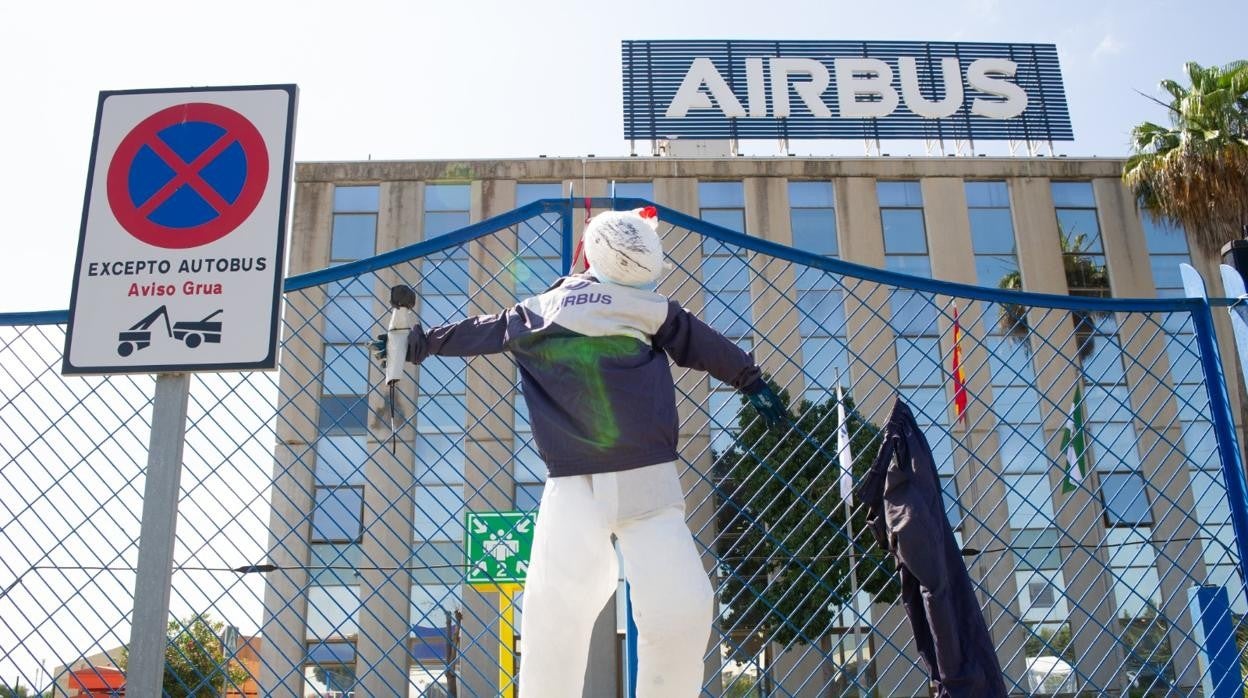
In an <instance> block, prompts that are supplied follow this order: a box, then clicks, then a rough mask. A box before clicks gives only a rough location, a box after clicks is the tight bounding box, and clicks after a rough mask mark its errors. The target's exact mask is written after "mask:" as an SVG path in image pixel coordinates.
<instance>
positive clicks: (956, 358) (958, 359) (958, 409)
mask: <svg viewBox="0 0 1248 698" xmlns="http://www.w3.org/2000/svg"><path fill="white" fill-rule="evenodd" d="M949 372H950V373H952V374H953V412H954V415H955V416H956V417H957V418H958V419H959V420H963V419H966V373H965V372H964V371H963V370H962V325H961V323H959V322H958V304H957V303H954V304H953V361H952V362H951V364H950V366H949Z"/></svg>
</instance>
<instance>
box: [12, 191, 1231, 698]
mask: <svg viewBox="0 0 1248 698" xmlns="http://www.w3.org/2000/svg"><path fill="white" fill-rule="evenodd" d="M611 203H615V204H617V205H618V206H619V207H621V208H631V207H633V206H635V205H640V204H641V203H642V202H639V201H619V202H610V201H606V200H603V201H597V202H594V203H593V205H594V206H596V207H597V206H603V205H610V204H611ZM573 215H574V213H573V207H572V205H571V203H570V202H568V201H566V200H545V201H541V202H538V203H535V204H531V205H529V206H525V207H522V208H520V209H517V210H516V211H513V212H511V213H509V214H505V215H503V216H499V217H497V218H493V219H490V220H488V221H485V222H482V223H479V224H476V225H473V226H470V227H468V228H464V229H460V230H456V231H454V232H451V233H449V234H446V235H441V236H437V237H432V238H430V239H428V240H426V241H425V242H422V243H419V244H417V245H414V246H411V247H408V248H403V249H400V250H395V251H393V252H389V253H386V254H383V255H380V256H378V257H373V258H369V259H364V260H359V261H354V262H349V263H345V264H341V265H339V266H335V267H331V268H329V269H325V270H323V271H320V272H316V273H313V274H307V275H303V276H300V277H294V278H291V279H289V280H288V282H287V293H286V297H285V310H284V314H283V318H284V327H283V330H284V331H283V344H282V354H281V370H280V372H277V373H261V372H257V373H246V374H244V373H222V374H202V375H197V376H195V377H194V379H193V382H192V391H191V403H190V414H189V416H188V425H187V444H186V449H185V465H184V470H183V475H182V486H181V496H180V501H179V515H178V519H179V520H178V527H177V548H176V552H175V555H174V559H175V569H174V571H173V572H174V573H173V582H172V587H171V592H172V593H171V613H170V615H171V626H170V640H171V641H170V649H169V650H168V651H167V652H166V661H167V666H166V677H165V687H166V691H167V692H168V693H169V694H170V695H190V694H194V695H205V693H202V692H199V693H197V692H196V691H203V690H205V689H207V690H209V691H215V694H219V695H288V696H342V695H352V694H353V695H356V696H382V695H405V694H406V695H427V696H448V695H449V696H491V695H500V694H507V695H510V693H508V692H509V691H511V690H512V689H514V679H513V674H512V673H511V672H510V671H507V670H505V669H506V666H505V665H506V663H507V661H508V656H509V654H510V650H511V649H515V650H516V651H518V652H519V656H518V658H517V661H523V654H522V649H523V644H522V638H519V637H518V634H519V619H520V613H522V611H523V593H522V590H518V589H513V588H511V587H510V586H505V585H504V583H502V582H489V581H485V582H482V581H480V578H479V577H478V576H474V575H473V573H472V572H473V568H474V567H473V565H474V563H475V562H477V561H476V560H474V559H472V557H471V556H470V555H469V553H468V551H467V550H466V546H467V542H466V541H467V539H468V538H471V535H470V533H471V532H470V531H466V529H465V520H466V519H465V517H466V514H468V513H469V512H474V513H488V512H499V511H518V512H528V511H532V510H534V509H535V508H536V505H537V502H538V499H539V496H540V491H541V487H542V483H543V480H544V477H545V467H544V466H543V464H542V463H541V460H540V458H539V457H538V454H537V453H536V451H535V448H534V446H533V443H532V438H531V429H530V426H529V422H528V415H527V412H526V409H525V405H524V401H523V399H522V396H521V394H520V390H519V388H518V376H517V372H516V367H515V365H514V363H513V362H512V361H511V360H510V359H509V358H508V357H507V356H506V355H496V356H483V357H475V358H471V359H467V360H465V359H457V358H441V357H432V358H430V359H429V360H428V361H426V362H425V363H424V364H422V365H421V366H420V367H418V368H417V367H411V366H409V372H408V377H409V378H410V380H408V381H405V382H404V383H402V384H401V385H400V389H399V390H398V391H397V395H396V398H395V399H394V400H391V399H390V396H389V393H388V391H387V390H385V389H383V388H381V387H379V386H380V384H381V382H382V376H381V369H380V367H379V366H378V365H377V364H376V363H375V362H373V361H372V360H371V358H370V356H369V353H368V350H367V343H368V342H369V341H370V340H371V338H372V337H374V336H375V335H377V334H379V333H380V332H382V331H384V321H385V315H386V313H387V311H388V305H389V303H388V295H389V294H388V289H389V287H390V286H391V285H392V284H395V283H400V282H404V283H410V284H412V285H413V286H414V287H415V289H416V291H417V295H418V305H417V310H418V313H419V316H420V319H421V321H422V322H423V323H424V324H425V325H426V326H431V325H436V324H442V323H445V322H450V321H454V320H458V319H460V318H462V317H464V316H465V315H471V314H479V313H493V312H497V311H498V310H500V309H503V308H505V307H508V306H510V305H512V304H514V303H515V302H517V301H518V300H520V299H522V298H524V297H527V296H530V295H533V294H535V293H540V292H541V291H542V290H544V289H545V288H546V286H547V285H548V284H549V283H550V282H551V281H552V280H553V279H554V278H556V277H557V276H558V275H559V274H560V273H561V272H562V271H563V270H564V269H566V268H568V267H569V266H570V263H571V259H570V258H571V256H572V255H571V250H572V246H571V242H572V238H571V236H572V230H573V225H572V216H573ZM660 220H661V222H662V225H661V231H660V232H661V234H662V235H663V238H664V241H665V248H666V250H667V253H668V257H669V261H670V262H671V263H672V269H671V271H670V273H669V274H668V275H667V276H666V277H665V278H664V280H663V281H662V283H661V285H660V289H659V290H660V292H662V293H664V294H666V295H668V296H669V297H671V298H673V299H675V300H678V301H679V302H681V303H682V304H684V305H685V306H686V307H687V308H689V309H690V310H691V311H693V312H694V313H695V314H697V315H699V316H700V317H702V318H704V319H705V320H707V322H709V323H710V324H711V325H712V326H713V327H715V328H716V329H718V330H719V331H721V332H722V333H724V334H725V335H727V336H729V337H731V338H732V339H734V340H735V341H737V342H738V343H739V344H741V345H742V346H743V347H745V348H747V349H749V350H751V351H753V353H754V355H755V357H756V359H757V360H758V362H759V363H760V365H762V366H763V367H764V369H765V370H767V371H768V372H769V373H770V374H771V377H772V379H773V380H774V381H775V382H776V384H777V386H778V387H780V388H782V389H783V391H784V393H785V396H786V399H787V400H788V403H789V407H790V410H791V412H792V414H793V416H794V420H793V422H792V424H790V425H788V426H786V427H783V428H781V429H778V430H777V429H771V430H769V429H766V428H764V426H763V425H762V424H761V422H760V421H758V420H756V419H755V416H754V415H753V413H752V412H751V411H750V410H749V409H747V408H744V407H743V403H742V401H741V400H740V398H739V396H738V395H737V394H736V393H735V392H733V391H732V390H731V389H730V388H728V387H727V386H725V385H722V384H720V383H718V382H717V381H715V380H714V379H710V378H708V377H707V376H705V375H704V374H702V373H698V372H694V371H685V370H683V369H677V373H676V375H677V383H678V407H679V411H680V419H681V426H680V432H681V438H682V444H681V447H682V450H681V460H682V463H683V466H682V467H683V472H682V483H683V485H684V487H685V491H686V508H687V515H688V522H689V525H690V528H691V530H692V531H693V533H694V536H695V538H696V540H697V542H698V546H699V549H700V550H701V552H702V555H703V560H704V563H705V566H706V568H707V571H708V574H710V575H711V578H712V581H713V583H714V585H715V588H716V591H717V597H718V614H717V619H716V623H715V629H714V632H713V642H712V646H711V647H710V648H708V653H707V656H706V681H705V684H704V694H705V695H711V696H721V695H725V696H746V695H772V696H841V695H872V696H912V695H919V694H924V693H925V692H926V690H927V688H926V686H927V676H928V671H927V668H926V667H925V666H924V665H923V664H922V662H921V661H920V660H919V659H918V653H917V651H916V644H915V640H914V634H913V632H912V630H911V628H910V625H909V622H908V621H907V619H906V617H905V614H904V612H903V611H902V608H901V604H900V603H899V602H898V600H897V595H898V584H897V581H896V576H895V574H894V573H893V563H892V562H891V560H890V559H889V556H888V554H887V551H886V550H884V549H882V548H881V546H880V545H879V544H878V543H877V542H876V541H875V540H874V539H873V537H872V536H871V535H870V534H869V533H868V532H867V520H866V506H865V504H864V503H863V502H862V501H860V500H859V498H858V497H857V495H855V494H853V493H849V497H848V498H846V497H845V496H843V495H844V494H845V492H844V490H843V489H842V487H841V485H840V479H841V478H840V475H841V473H840V470H839V465H838V455H839V453H840V449H841V448H843V447H846V446H847V447H848V448H849V449H850V451H851V453H852V456H853V461H854V466H853V479H854V480H855V481H857V480H859V479H860V478H861V477H862V475H863V474H864V473H865V472H866V470H867V468H868V467H869V466H870V464H871V462H872V460H873V459H874V457H875V455H876V451H877V449H878V442H879V440H878V433H879V428H880V427H881V426H882V425H883V423H884V421H885V420H886V419H887V416H888V411H889V410H890V408H891V407H892V404H893V402H894V401H895V400H896V399H897V398H901V399H903V400H905V401H906V402H907V403H908V404H909V405H910V407H911V409H912V410H913V412H914V414H915V415H916V417H917V419H918V421H919V422H920V424H921V426H922V427H923V430H924V433H925V435H926V438H927V440H928V442H929V443H930V445H931V447H932V451H933V454H934V456H935V460H936V465H937V468H938V471H939V473H940V476H941V484H942V488H943V490H944V500H945V510H946V512H945V513H946V515H947V517H948V520H949V523H950V525H951V526H952V527H953V529H954V530H955V535H956V537H957V540H958V543H959V544H960V545H961V546H962V548H963V555H964V560H965V562H966V565H967V568H968V570H969V572H970V577H971V579H972V582H973V584H974V585H975V588H976V591H977V593H978V598H979V601H980V604H981V608H982V611H983V615H984V618H985V621H986V622H987V624H988V626H989V629H990V631H991V633H992V635H993V639H994V641H995V644H996V647H997V653H998V658H999V661H1000V663H1001V666H1002V669H1003V671H1004V674H1005V678H1006V685H1007V686H1008V687H1009V688H1010V690H1011V693H1014V694H1020V695H1055V694H1063V693H1077V692H1078V693H1083V694H1087V695H1106V694H1109V695H1201V692H1202V690H1203V688H1202V681H1203V680H1204V679H1207V678H1208V677H1209V673H1208V672H1209V669H1208V666H1207V664H1206V663H1205V662H1204V661H1203V660H1202V658H1201V657H1202V655H1201V651H1202V644H1201V642H1202V639H1201V638H1202V635H1201V633H1200V632H1199V631H1200V628H1198V627H1196V626H1194V624H1193V623H1194V616H1193V614H1192V612H1191V611H1190V610H1189V593H1190V592H1191V590H1192V589H1193V588H1194V587H1199V586H1202V585H1204V586H1208V585H1212V586H1215V587H1219V588H1223V589H1225V591H1226V594H1227V598H1228V600H1229V604H1230V607H1231V610H1232V614H1233V615H1232V617H1233V623H1234V624H1235V627H1234V630H1235V633H1236V634H1237V636H1238V637H1239V638H1240V640H1239V642H1238V643H1237V648H1236V650H1235V655H1236V656H1237V657H1239V658H1240V659H1241V661H1242V659H1243V657H1244V650H1243V646H1244V642H1245V638H1246V637H1248V625H1246V624H1245V622H1244V614H1245V613H1246V612H1248V599H1246V598H1245V592H1244V585H1243V582H1242V577H1241V574H1240V568H1241V565H1240V556H1239V553H1238V550H1239V541H1237V539H1236V537H1235V534H1234V532H1233V527H1232V524H1231V519H1232V513H1233V511H1232V507H1233V506H1234V507H1239V508H1240V510H1242V507H1243V501H1236V500H1235V498H1233V497H1229V496H1228V493H1227V482H1226V480H1225V478H1224V472H1226V470H1225V468H1231V469H1232V471H1233V472H1242V466H1241V463H1240V458H1239V455H1238V453H1237V452H1236V447H1235V446H1234V428H1233V425H1232V424H1231V423H1230V416H1229V415H1230V413H1229V408H1228V407H1227V404H1226V399H1225V392H1224V391H1225V387H1224V385H1223V383H1222V382H1221V378H1220V376H1218V377H1217V379H1216V380H1215V381H1214V382H1213V383H1210V382H1209V380H1208V376H1209V375H1210V374H1209V373H1207V371H1208V370H1214V369H1216V366H1217V357H1216V356H1215V355H1213V354H1212V353H1211V350H1212V347H1213V343H1212V339H1213V337H1212V325H1211V321H1210V316H1209V310H1208V306H1206V305H1202V304H1201V303H1199V302H1197V301H1189V300H1184V299H1169V300H1166V299H1162V300H1152V301H1140V300H1132V301H1126V300H1111V299H1101V298H1087V297H1051V296H1038V295H1034V294H1024V293H1021V292H1010V291H998V290H995V289H979V288H972V287H965V286H957V285H951V284H946V283H942V282H936V281H932V280H930V279H927V278H923V275H922V273H920V274H919V275H911V276H905V275H902V274H898V273H893V272H888V271H882V270H878V269H867V268H863V267H858V266H855V265H852V264H848V263H845V262H842V261H840V260H838V259H836V258H835V257H834V256H823V257H821V256H816V255H813V254H810V253H806V252H799V251H796V250H793V249H789V248H786V247H781V246H778V245H774V244H771V243H768V242H766V241H764V240H760V239H758V238H754V237H746V236H744V235H739V234H736V233H732V232H730V231H728V230H725V229H723V228H719V227H716V226H714V225H711V224H708V223H707V222H705V221H702V220H698V219H694V218H691V217H689V216H685V215H683V214H680V213H677V212H674V211H670V210H668V209H664V208H660ZM898 257H899V258H898V259H890V260H889V261H890V264H889V266H890V267H891V268H895V269H902V270H905V269H909V268H910V267H909V266H907V265H908V264H909V263H910V262H911V261H913V260H909V259H906V258H904V257H905V255H904V253H903V254H901V255H899V256H898ZM1078 263H1079V262H1078V260H1077V259H1076V260H1075V262H1074V264H1075V267H1076V268H1077V267H1078ZM1072 285H1077V284H1072ZM1094 285H1095V284H1093V286H1094ZM1093 290H1095V289H1093ZM955 309H956V317H957V320H956V323H957V329H958V331H959V333H960V336H961V339H960V341H959V342H958V348H959V352H960V360H959V365H960V368H961V373H962V379H961V380H962V384H963V385H964V386H965V393H966V395H967V397H968V400H967V406H966V411H965V414H964V416H963V417H962V418H961V419H958V418H957V417H956V416H955V407H954V403H955V390H956V388H955V382H954V380H953V378H952V377H951V357H952V354H953V350H954V339H953V335H954V325H955ZM64 322H65V316H64V313H49V314H29V315H20V316H19V315H10V316H7V317H5V318H4V321H3V327H0V341H2V344H0V398H2V400H3V402H2V403H0V448H3V451H4V460H3V462H0V483H3V487H4V489H5V490H6V491H7V496H6V497H5V498H4V501H3V505H2V506H3V509H2V511H0V541H2V543H3V547H4V550H5V554H4V555H3V559H2V560H0V565H2V566H3V568H2V569H0V584H3V587H0V686H6V687H10V688H13V689H16V687H17V686H19V685H20V686H22V687H27V688H32V689H33V690H37V691H40V692H43V691H51V692H52V693H53V694H55V695H79V691H83V690H88V689H89V688H90V687H96V690H99V691H107V690H108V689H107V686H109V685H117V684H119V683H120V682H122V681H124V679H123V678H122V677H120V676H119V672H118V670H124V669H125V666H126V658H125V653H124V651H123V650H122V648H123V647H124V646H125V644H126V643H127V642H128V641H129V619H130V614H131V611H132V606H133V596H132V594H133V589H134V584H135V573H134V571H133V570H134V564H135V560H136V556H137V550H138V545H139V540H138V531H139V520H140V517H141V511H142V504H143V503H142V492H143V482H144V468H145V463H146V447H147V443H148V438H149V424H150V419H151V415H150V403H151V395H152V391H153V385H154V381H153V379H152V378H151V377H150V376H111V377H102V378H63V377H61V376H60V375H59V366H60V362H61V348H62V346H63V341H64V329H63V324H64ZM1213 375H1216V373H1215V374H1213ZM838 385H839V386H841V387H842V389H843V390H844V394H845V399H844V407H845V408H846V414H847V417H846V421H847V427H848V432H849V434H850V438H849V440H848V443H847V444H842V443H840V441H839V440H838V438H837V432H838V426H839V418H838V404H837V387H838ZM1076 396H1078V397H1076ZM1081 444H1082V448H1081V447H1080V445H1081ZM1068 454H1069V455H1068ZM1240 477H1241V478H1242V475H1241V476H1240ZM1231 484H1232V490H1233V491H1234V484H1235V483H1231ZM1237 515H1238V514H1237ZM517 521H521V522H523V521H524V519H518V520H517ZM523 525H525V524H523V523H513V524H510V525H509V526H510V528H509V530H499V531H495V532H494V534H495V538H497V539H507V538H511V537H512V536H515V537H517V538H519V537H521V534H522V533H523V531H521V530H518V529H519V528H520V527H521V526H523ZM621 589H623V582H621ZM516 591H519V593H518V594H517V593H514V592H516ZM620 596H621V598H622V597H623V596H624V595H623V594H622V593H621V594H620ZM614 611H615V612H614V613H612V612H611V610H608V612H607V614H606V615H604V621H602V622H600V623H599V625H598V627H596V629H595V631H594V632H595V636H594V643H595V650H594V652H593V655H592V658H591V663H592V668H591V671H592V672H593V673H594V674H595V675H597V676H607V677H608V681H607V683H608V684H609V685H611V686H612V688H611V690H612V694H614V691H615V690H617V689H616V688H615V687H616V686H623V685H624V684H625V683H626V682H625V680H624V676H625V675H626V674H627V673H628V668H627V666H628V663H629V656H630V655H629V651H628V641H627V639H626V633H625V632H624V629H625V627H626V625H627V624H626V621H625V616H626V613H625V611H624V604H623V603H622V602H621V603H620V604H619V606H618V608H617V609H614ZM518 640H519V643H518V644H517V641H518ZM500 665H503V669H504V670H502V671H500ZM101 686H103V687H105V688H99V687H101ZM619 690H621V691H623V690H624V689H623V688H620V689H619ZM83 695H85V694H83ZM95 695H108V694H107V693H106V692H104V693H96V694H95Z"/></svg>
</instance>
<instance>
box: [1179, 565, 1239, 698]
mask: <svg viewBox="0 0 1248 698" xmlns="http://www.w3.org/2000/svg"><path fill="white" fill-rule="evenodd" d="M1187 598H1188V603H1189V604H1190V605H1189V607H1188V612H1189V613H1191V615H1192V631H1193V633H1194V634H1195V638H1193V639H1195V640H1196V641H1197V644H1198V645H1199V650H1200V654H1201V657H1200V659H1201V662H1202V663H1203V664H1204V667H1203V668H1204V671H1202V672H1201V679H1202V681H1201V683H1202V687H1203V688H1204V692H1205V696H1206V698H1241V696H1242V695H1243V694H1242V693H1241V687H1242V685H1243V676H1241V674H1240V671H1239V652H1238V651H1236V648H1235V628H1234V624H1233V622H1232V616H1231V604H1230V601H1229V599H1228V598H1227V595H1226V588H1225V587H1219V586H1210V585H1201V586H1194V587H1192V588H1191V589H1188V593H1187Z"/></svg>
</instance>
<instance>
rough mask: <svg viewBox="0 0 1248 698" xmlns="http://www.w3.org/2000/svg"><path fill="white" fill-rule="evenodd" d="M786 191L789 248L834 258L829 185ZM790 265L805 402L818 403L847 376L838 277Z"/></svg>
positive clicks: (832, 194) (833, 217)
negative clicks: (790, 234)
mask: <svg viewBox="0 0 1248 698" xmlns="http://www.w3.org/2000/svg"><path fill="white" fill-rule="evenodd" d="M788 189H789V224H790V226H791V229H792V231H793V247H795V248H797V249H799V250H802V251H804V252H809V253H811V254H816V255H820V256H822V257H832V258H836V257H838V256H839V251H840V250H839V247H838V245H837V240H836V195H835V189H834V188H833V185H832V182H789V185H788ZM793 266H794V269H795V271H796V273H797V278H796V279H795V281H794V291H795V295H796V300H797V308H798V311H799V315H798V332H799V333H800V334H801V338H802V369H803V373H804V375H805V378H806V399H808V400H810V401H811V402H813V403H819V402H823V401H824V400H826V399H828V397H830V396H834V395H835V394H836V375H837V372H838V371H839V372H840V373H841V374H842V376H843V378H842V383H844V382H845V381H846V379H848V377H849V354H848V348H847V345H846V339H845V305H844V297H845V296H844V292H843V284H842V282H841V281H840V278H839V277H837V276H833V275H831V274H828V273H827V272H824V271H822V270H820V269H813V268H811V267H807V266H804V265H793Z"/></svg>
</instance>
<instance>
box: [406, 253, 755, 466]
mask: <svg viewBox="0 0 1248 698" xmlns="http://www.w3.org/2000/svg"><path fill="white" fill-rule="evenodd" d="M504 351H506V352H510V353H511V354H512V356H514V357H515V359H516V363H517V364H518V365H519V367H520V382H521V385H522V386H523V389H524V400H525V403H526V404H527V405H528V407H529V420H530V421H531V423H532V425H533V440H534V441H535V442H536V443H537V450H538V453H540V454H541V456H542V460H544V461H545V462H546V466H547V468H548V469H549V471H550V476H551V477H562V476H565V475H591V474H594V473H606V472H618V471H621V470H630V469H632V468H640V467H643V466H646V465H653V464H655V463H665V462H667V461H674V460H676V459H677V455H676V449H677V414H676V388H675V384H674V383H673V381H672V370H671V367H670V365H669V364H668V359H671V361H672V362H673V363H675V364H676V365H677V366H681V367H684V368H692V369H696V370H700V371H706V372H707V373H709V374H711V375H712V376H714V377H716V378H718V379H719V380H721V381H723V382H725V383H728V384H729V385H731V386H732V387H734V388H737V389H738V390H745V391H746V392H757V391H758V390H760V389H761V388H762V387H763V385H764V383H763V382H762V381H761V380H760V377H759V376H760V375H761V371H760V370H759V368H758V366H757V365H755V364H754V359H752V358H751V357H750V355H749V354H747V353H746V352H744V351H742V350H741V348H740V347H738V346H737V345H736V344H734V343H733V342H732V340H730V339H727V338H725V337H724V336H723V335H721V334H720V333H718V332H716V331H715V330H713V329H711V328H710V327H709V326H708V325H707V324H706V323H704V322H702V321H701V320H699V319H697V318H696V317H694V316H693V315H691V314H690V313H689V311H687V310H685V309H684V308H682V307H680V305H679V304H677V303H675V302H673V301H670V300H668V299H667V298H666V297H664V296H661V295H659V294H658V293H653V292H651V291H646V290H643V289H639V288H633V287H631V286H618V285H615V284H604V283H599V282H598V280H597V279H595V278H594V277H593V276H590V275H587V274H582V275H578V276H572V277H563V278H561V279H559V280H558V281H556V282H555V284H554V285H553V286H551V287H550V288H549V289H548V290H547V291H546V292H545V293H542V294H541V295H539V296H534V297H532V298H528V299H525V300H524V301H522V302H521V303H519V304H518V305H515V306H513V307H511V308H508V309H507V310H504V311H503V312H501V313H498V314H497V315H481V316H477V317H471V318H468V319H466V320H463V321H460V322H456V323H452V324H449V325H442V326H440V327H433V328H430V329H428V330H426V329H424V328H422V327H421V326H420V325H417V326H416V327H413V328H412V331H411V334H410V335H409V336H408V342H407V360H408V361H411V362H413V363H420V362H421V361H424V360H425V358H426V357H428V356H431V355H432V356H479V355H483V354H497V353H500V352H504Z"/></svg>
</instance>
